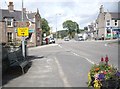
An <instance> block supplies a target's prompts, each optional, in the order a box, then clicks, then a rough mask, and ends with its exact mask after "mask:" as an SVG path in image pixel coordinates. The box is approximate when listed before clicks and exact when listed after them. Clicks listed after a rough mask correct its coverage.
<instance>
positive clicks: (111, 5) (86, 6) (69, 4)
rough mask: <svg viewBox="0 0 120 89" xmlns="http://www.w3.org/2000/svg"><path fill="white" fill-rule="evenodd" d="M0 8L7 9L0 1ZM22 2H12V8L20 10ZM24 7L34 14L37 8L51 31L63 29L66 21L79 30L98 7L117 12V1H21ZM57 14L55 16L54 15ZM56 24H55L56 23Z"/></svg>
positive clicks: (3, 2)
mask: <svg viewBox="0 0 120 89" xmlns="http://www.w3.org/2000/svg"><path fill="white" fill-rule="evenodd" d="M0 1H2V3H0V6H2V7H1V8H7V5H6V4H5V1H6V2H7V4H8V0H0ZM21 1H22V0H13V2H14V7H15V9H17V10H21ZM23 1H24V7H26V8H27V10H28V11H32V12H36V11H37V8H38V9H39V11H40V14H41V17H43V18H45V19H47V21H48V22H49V25H50V27H52V28H53V31H56V25H57V28H58V30H61V29H63V28H62V23H63V22H64V21H66V20H73V21H76V22H77V23H78V24H79V25H80V28H84V27H85V26H86V25H88V24H90V23H91V22H93V21H94V20H95V19H96V18H97V16H98V13H99V7H100V5H104V8H105V11H107V9H108V10H109V11H110V12H111V11H118V4H117V3H118V1H119V0H40V1H39V0H31V1H30V0H23ZM56 14H57V15H56ZM58 14H61V15H58ZM56 22H57V23H56Z"/></svg>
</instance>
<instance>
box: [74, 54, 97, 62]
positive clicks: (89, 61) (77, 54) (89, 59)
mask: <svg viewBox="0 0 120 89" xmlns="http://www.w3.org/2000/svg"><path fill="white" fill-rule="evenodd" d="M72 53H73V54H74V55H75V56H78V57H82V58H84V59H86V60H87V61H88V62H90V63H91V64H95V63H94V62H93V61H91V60H90V59H89V58H86V57H83V56H80V55H78V54H76V53H74V52H72Z"/></svg>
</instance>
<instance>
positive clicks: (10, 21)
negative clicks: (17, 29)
mask: <svg viewBox="0 0 120 89" xmlns="http://www.w3.org/2000/svg"><path fill="white" fill-rule="evenodd" d="M6 25H7V27H13V18H6Z"/></svg>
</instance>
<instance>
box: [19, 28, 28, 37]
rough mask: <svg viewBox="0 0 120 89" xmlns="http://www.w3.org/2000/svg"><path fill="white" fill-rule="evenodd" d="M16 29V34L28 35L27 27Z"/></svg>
mask: <svg viewBox="0 0 120 89" xmlns="http://www.w3.org/2000/svg"><path fill="white" fill-rule="evenodd" d="M17 30H18V31H17V35H18V36H28V35H29V32H28V27H23V28H18V29H17Z"/></svg>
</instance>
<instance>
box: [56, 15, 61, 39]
mask: <svg viewBox="0 0 120 89" xmlns="http://www.w3.org/2000/svg"><path fill="white" fill-rule="evenodd" d="M58 15H61V14H56V40H57V16H58Z"/></svg>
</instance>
